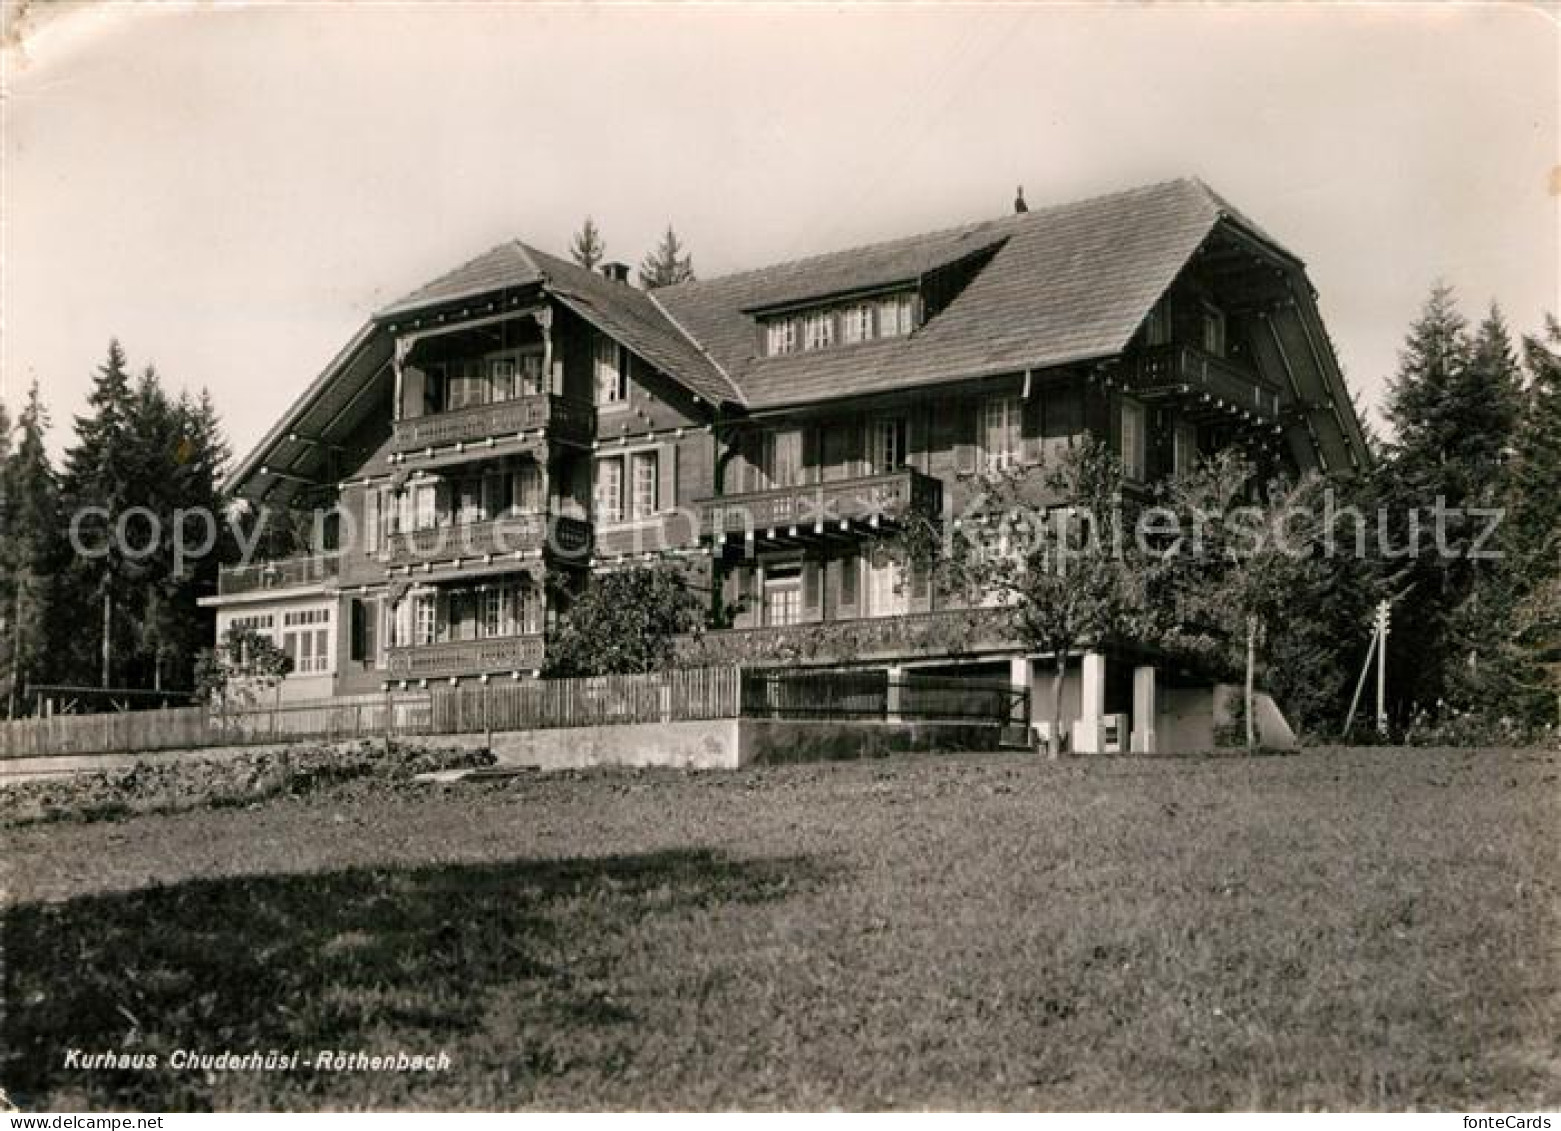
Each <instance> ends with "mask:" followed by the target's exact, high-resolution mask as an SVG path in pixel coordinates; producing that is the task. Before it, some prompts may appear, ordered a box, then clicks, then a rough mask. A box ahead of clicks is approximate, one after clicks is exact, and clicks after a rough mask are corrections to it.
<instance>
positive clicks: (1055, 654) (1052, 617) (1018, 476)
mask: <svg viewBox="0 0 1561 1131" xmlns="http://www.w3.org/2000/svg"><path fill="white" fill-rule="evenodd" d="M1037 486H1040V487H1042V488H1043V490H1041V491H1040V492H1037V490H1036V488H1037ZM981 487H982V492H981V496H982V499H981V503H980V505H979V506H978V508H976V509H977V514H975V515H974V516H973V518H974V521H973V522H971V521H965V520H964V519H962V520H961V521H960V522H959V523H958V524H957V525H950V524H947V523H945V522H942V521H940V520H938V519H936V518H933V517H930V516H917V515H912V516H911V517H910V518H909V519H908V520H907V522H906V526H905V531H904V535H903V539H902V540H903V544H904V547H905V550H906V552H907V553H908V555H909V556H910V557H911V558H912V559H913V560H914V561H916V562H917V563H918V564H919V565H921V566H923V567H924V568H928V569H930V571H931V575H932V577H933V579H934V582H935V584H936V585H937V587H938V588H939V590H940V591H942V592H946V593H949V594H951V595H954V596H957V597H963V598H965V599H967V600H973V601H979V602H982V603H988V604H992V605H993V606H994V607H996V608H997V609H999V610H1001V611H1002V613H1003V614H1004V615H1005V616H1006V619H1007V621H1008V625H1009V628H1010V630H1011V631H1012V633H1013V635H1014V636H1015V637H1016V638H1017V639H1018V640H1019V642H1020V643H1021V644H1022V645H1023V646H1024V647H1025V648H1026V649H1027V650H1029V651H1033V652H1040V653H1045V654H1048V655H1050V656H1051V659H1052V687H1051V734H1050V736H1049V738H1048V742H1047V750H1048V754H1049V755H1050V757H1052V758H1056V757H1058V756H1059V755H1060V754H1061V751H1062V688H1063V682H1064V680H1065V678H1066V675H1067V670H1068V660H1069V658H1070V657H1071V656H1072V655H1073V653H1074V652H1076V651H1077V650H1078V649H1080V648H1081V647H1085V646H1089V645H1094V644H1099V643H1101V642H1103V641H1104V640H1106V639H1107V638H1109V637H1112V636H1114V635H1117V634H1119V633H1123V632H1125V631H1127V630H1128V629H1129V628H1130V626H1131V624H1132V622H1133V620H1134V616H1135V610H1136V608H1137V607H1138V603H1139V602H1138V580H1139V579H1138V575H1137V567H1136V563H1135V560H1134V555H1133V550H1132V548H1131V547H1130V546H1129V545H1128V544H1127V541H1126V539H1125V538H1123V537H1122V534H1123V509H1122V468H1121V465H1120V463H1119V462H1118V461H1117V459H1116V457H1115V455H1113V454H1112V452H1111V451H1110V450H1109V449H1108V448H1107V447H1106V446H1105V445H1103V444H1101V443H1099V442H1098V441H1095V440H1087V441H1085V442H1084V443H1082V444H1080V445H1078V446H1076V447H1074V448H1071V449H1069V451H1068V452H1067V453H1066V455H1065V456H1064V457H1063V458H1062V459H1061V460H1060V461H1059V462H1058V463H1057V464H1056V465H1055V466H1054V467H1051V468H1040V469H1034V468H1031V469H1020V470H1012V471H1003V472H999V473H995V474H991V475H987V476H983V477H982V480H981ZM972 527H974V529H972Z"/></svg>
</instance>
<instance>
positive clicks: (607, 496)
mask: <svg viewBox="0 0 1561 1131" xmlns="http://www.w3.org/2000/svg"><path fill="white" fill-rule="evenodd" d="M609 468H611V469H612V471H613V472H614V474H613V475H607V474H605V473H606V472H607V471H608V470H609ZM623 472H624V467H623V457H622V456H618V455H614V456H603V457H601V458H600V459H598V460H597V461H596V466H595V467H594V468H593V469H592V476H593V479H592V506H593V510H594V512H595V517H596V521H597V522H600V523H604V524H608V525H611V524H613V523H619V522H622V521H623V518H624V506H623V502H624V499H623ZM609 480H610V482H609Z"/></svg>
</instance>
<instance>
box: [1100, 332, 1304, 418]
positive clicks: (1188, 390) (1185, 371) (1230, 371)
mask: <svg viewBox="0 0 1561 1131" xmlns="http://www.w3.org/2000/svg"><path fill="white" fill-rule="evenodd" d="M1122 366H1123V371H1124V373H1125V375H1126V377H1127V381H1128V384H1129V386H1130V387H1131V388H1132V391H1133V392H1134V393H1136V394H1138V395H1139V396H1142V397H1144V398H1145V399H1148V400H1154V399H1158V398H1183V399H1191V400H1193V401H1195V402H1198V403H1208V404H1209V405H1210V406H1211V408H1213V409H1218V408H1221V407H1223V408H1225V409H1236V410H1240V411H1242V412H1247V413H1251V414H1252V415H1253V416H1256V417H1258V418H1260V419H1262V420H1267V421H1277V420H1278V419H1279V394H1278V393H1277V392H1275V391H1274V390H1273V389H1272V388H1270V387H1269V386H1268V385H1266V384H1265V383H1264V382H1263V381H1262V380H1260V379H1259V378H1258V375H1257V373H1256V372H1255V371H1254V370H1253V369H1252V368H1251V367H1250V366H1247V365H1243V364H1240V363H1238V362H1234V361H1231V360H1229V359H1228V358H1223V357H1215V356H1214V355H1213V354H1210V353H1205V352H1203V351H1202V350H1200V349H1194V348H1193V347H1192V346H1185V345H1168V346H1153V347H1151V348H1149V349H1146V350H1144V351H1143V352H1142V353H1139V354H1137V355H1135V356H1132V357H1128V358H1124V359H1123V362H1122Z"/></svg>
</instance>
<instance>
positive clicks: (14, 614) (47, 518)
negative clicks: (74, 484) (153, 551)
mask: <svg viewBox="0 0 1561 1131" xmlns="http://www.w3.org/2000/svg"><path fill="white" fill-rule="evenodd" d="M48 429H49V415H48V412H47V410H46V409H45V408H44V405H43V401H42V398H41V397H40V396H39V393H38V383H37V382H36V381H34V382H33V385H32V388H31V389H30V390H29V391H28V394H27V403H26V404H25V405H24V406H23V408H22V414H21V416H20V417H19V418H18V420H17V428H16V442H15V446H14V448H13V450H12V452H11V454H10V457H9V459H8V460H7V461H6V465H5V491H6V494H5V498H6V504H5V509H4V514H3V523H4V526H3V531H4V536H3V537H0V570H3V572H4V575H5V577H6V579H7V582H8V588H7V591H6V594H5V598H4V599H5V601H6V616H5V618H4V619H5V621H6V625H7V630H8V633H9V638H8V639H7V640H6V641H4V643H3V645H0V654H3V655H4V656H5V664H6V667H5V672H4V675H5V680H6V683H7V686H6V688H5V698H4V702H3V709H4V710H5V711H6V713H7V714H8V715H10V716H13V717H14V716H15V715H16V714H17V713H18V712H19V711H20V710H21V709H22V708H23V706H24V704H23V703H22V701H21V690H22V688H23V687H24V686H25V685H26V684H27V683H37V682H40V681H42V680H45V679H48V678H50V677H52V676H53V675H54V674H56V668H55V663H54V658H55V653H56V650H55V649H53V648H51V647H49V641H50V639H52V638H53V637H52V636H51V629H53V628H55V627H56V626H53V625H51V620H52V619H53V614H55V613H57V612H58V611H59V606H58V602H57V575H58V572H59V567H60V565H61V562H62V556H61V541H60V514H59V492H58V483H57V481H56V478H55V473H54V468H53V466H51V464H50V462H49V453H48V449H47V448H46V447H45V435H46V434H47V432H48Z"/></svg>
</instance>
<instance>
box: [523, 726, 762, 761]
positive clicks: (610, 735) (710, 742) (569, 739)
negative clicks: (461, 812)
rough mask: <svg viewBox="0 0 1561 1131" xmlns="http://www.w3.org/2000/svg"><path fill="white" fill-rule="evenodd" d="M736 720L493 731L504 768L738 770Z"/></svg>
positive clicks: (738, 747) (738, 746)
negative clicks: (622, 767)
mask: <svg viewBox="0 0 1561 1131" xmlns="http://www.w3.org/2000/svg"><path fill="white" fill-rule="evenodd" d="M737 724H738V720H736V719H710V720H708V721H703V722H683V723H633V724H627V725H620V726H598V727H570V728H569V729H567V730H515V731H503V732H495V733H494V735H493V748H492V749H493V756H494V757H495V758H497V759H498V763H499V765H501V766H536V767H538V768H540V769H544V770H577V769H583V768H585V767H587V766H675V767H679V768H682V769H690V770H721V769H725V770H735V769H736V768H737V767H738V766H739V765H741V762H740V760H739V757H738V751H739V749H740V745H739V742H738V734H737Z"/></svg>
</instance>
